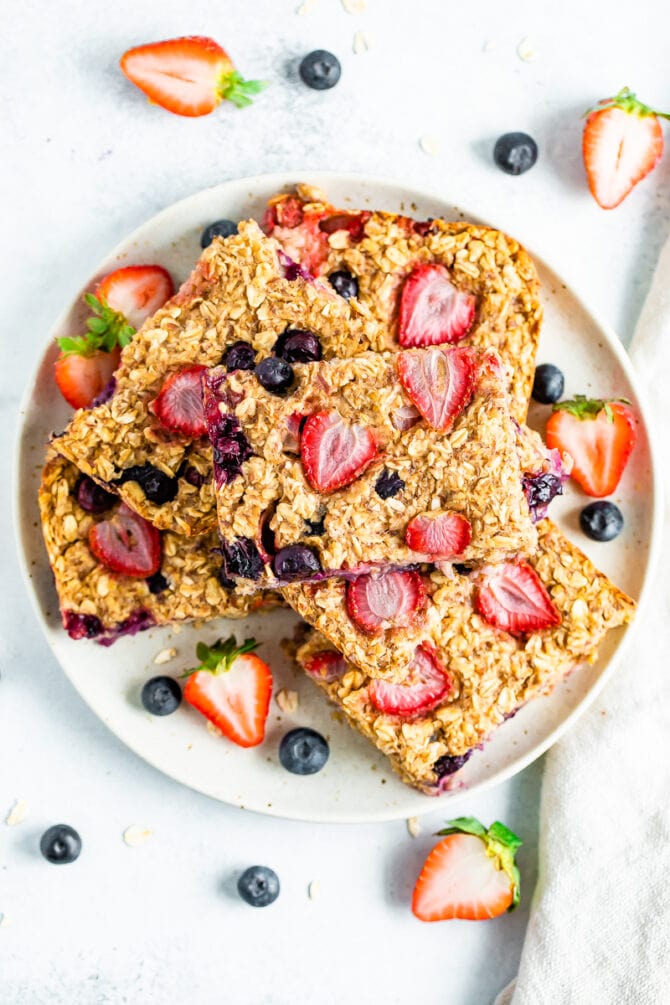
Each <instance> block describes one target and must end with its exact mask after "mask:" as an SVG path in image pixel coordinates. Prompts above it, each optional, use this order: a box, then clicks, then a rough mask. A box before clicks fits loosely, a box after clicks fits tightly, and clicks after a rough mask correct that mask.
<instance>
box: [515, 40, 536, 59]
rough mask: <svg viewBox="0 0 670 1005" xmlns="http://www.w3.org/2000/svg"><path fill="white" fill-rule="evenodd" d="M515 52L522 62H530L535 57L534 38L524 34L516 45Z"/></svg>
mask: <svg viewBox="0 0 670 1005" xmlns="http://www.w3.org/2000/svg"><path fill="white" fill-rule="evenodd" d="M516 54H517V56H518V57H519V59H522V60H523V61H524V63H532V62H533V60H534V59H537V49H536V48H535V41H534V39H532V38H530V37H529V36H527V35H526V36H524V38H522V39H521V41H520V42H519V44H518V45H517V47H516Z"/></svg>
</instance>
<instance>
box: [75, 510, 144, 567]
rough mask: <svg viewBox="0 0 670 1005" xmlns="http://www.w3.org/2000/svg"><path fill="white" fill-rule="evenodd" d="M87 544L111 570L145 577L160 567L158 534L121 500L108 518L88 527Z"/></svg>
mask: <svg viewBox="0 0 670 1005" xmlns="http://www.w3.org/2000/svg"><path fill="white" fill-rule="evenodd" d="M88 543H89V547H90V549H91V551H92V552H93V554H94V555H95V557H96V558H97V559H98V561H99V562H102V564H103V565H105V566H106V567H107V568H108V569H111V571H112V572H118V573H121V574H122V575H124V576H134V577H136V578H137V579H146V577H147V576H153V575H154V573H155V572H158V570H159V569H160V566H161V536H160V533H159V532H158V531H157V530H156V528H155V527H154V526H153V525H152V524H150V523H149V522H148V520H144V519H143V518H142V517H141V516H139V515H138V514H137V513H135V512H133V510H131V509H130V508H129V507H128V506H126V504H125V503H122V504H121V505H120V506H119V508H118V509H117V511H116V512H115V513H114V515H113V516H112V517H110V518H109V520H102V521H101V522H100V523H96V524H94V525H93V526H92V527H91V529H90V531H89V532H88Z"/></svg>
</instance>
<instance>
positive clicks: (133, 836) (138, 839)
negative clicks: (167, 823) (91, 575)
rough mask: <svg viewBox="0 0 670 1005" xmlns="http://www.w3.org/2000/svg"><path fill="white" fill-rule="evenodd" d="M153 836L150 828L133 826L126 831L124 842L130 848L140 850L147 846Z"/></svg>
mask: <svg viewBox="0 0 670 1005" xmlns="http://www.w3.org/2000/svg"><path fill="white" fill-rule="evenodd" d="M152 834H153V831H151V830H149V828H148V827H140V826H139V825H138V824H132V825H131V826H130V827H126V829H125V830H124V832H123V840H124V842H125V843H126V844H127V845H128V847H129V848H138V847H139V846H140V845H141V844H145V843H146V842H147V841H148V840H149V838H150V837H151V835H152Z"/></svg>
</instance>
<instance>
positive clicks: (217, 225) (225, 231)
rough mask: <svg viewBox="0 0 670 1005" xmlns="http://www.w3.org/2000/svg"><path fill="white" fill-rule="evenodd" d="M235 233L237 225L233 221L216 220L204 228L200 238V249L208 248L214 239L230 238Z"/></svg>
mask: <svg viewBox="0 0 670 1005" xmlns="http://www.w3.org/2000/svg"><path fill="white" fill-rule="evenodd" d="M236 233H237V224H236V223H235V222H234V220H216V221H215V222H214V223H210V225H209V227H205V229H204V230H203V232H202V234H201V236H200V247H201V248H208V247H209V246H210V244H211V243H212V241H213V240H214V238H215V237H232V235H233V234H236Z"/></svg>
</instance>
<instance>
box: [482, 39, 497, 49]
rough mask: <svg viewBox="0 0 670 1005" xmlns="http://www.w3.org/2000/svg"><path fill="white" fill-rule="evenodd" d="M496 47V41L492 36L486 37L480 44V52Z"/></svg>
mask: <svg viewBox="0 0 670 1005" xmlns="http://www.w3.org/2000/svg"><path fill="white" fill-rule="evenodd" d="M497 48H498V43H497V42H495V41H494V40H493V39H492V38H487V40H486V41H485V42H484V44H483V46H482V52H493V50H494V49H497Z"/></svg>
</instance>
